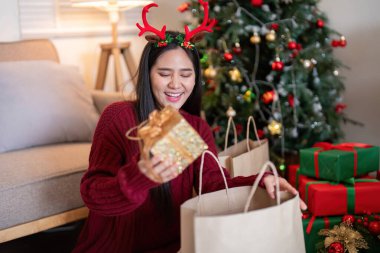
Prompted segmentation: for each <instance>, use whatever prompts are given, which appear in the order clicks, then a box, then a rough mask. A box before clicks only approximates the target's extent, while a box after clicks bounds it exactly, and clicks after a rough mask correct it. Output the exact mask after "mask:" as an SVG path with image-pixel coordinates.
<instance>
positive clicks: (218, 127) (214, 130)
mask: <svg viewBox="0 0 380 253" xmlns="http://www.w3.org/2000/svg"><path fill="white" fill-rule="evenodd" d="M220 128H221V127H220V126H219V125H217V126H214V127H213V128H212V131H213V132H214V133H219V132H220Z"/></svg>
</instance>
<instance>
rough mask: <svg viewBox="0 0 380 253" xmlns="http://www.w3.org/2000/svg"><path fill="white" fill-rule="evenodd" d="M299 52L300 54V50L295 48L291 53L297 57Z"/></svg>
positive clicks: (293, 56)
mask: <svg viewBox="0 0 380 253" xmlns="http://www.w3.org/2000/svg"><path fill="white" fill-rule="evenodd" d="M298 54H299V52H298V50H293V52H292V53H291V55H290V57H292V58H296V57H297V56H298Z"/></svg>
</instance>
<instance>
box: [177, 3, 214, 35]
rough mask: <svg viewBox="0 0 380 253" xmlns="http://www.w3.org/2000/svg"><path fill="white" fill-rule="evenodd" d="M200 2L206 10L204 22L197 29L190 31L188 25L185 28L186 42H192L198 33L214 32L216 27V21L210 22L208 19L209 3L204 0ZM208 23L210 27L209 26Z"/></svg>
mask: <svg viewBox="0 0 380 253" xmlns="http://www.w3.org/2000/svg"><path fill="white" fill-rule="evenodd" d="M198 2H199V3H200V4H201V5H202V6H203V10H204V13H205V15H204V17H203V22H202V24H201V25H200V26H199V27H197V28H196V29H194V30H192V31H190V30H189V27H188V26H187V25H186V26H185V39H184V41H188V42H189V41H190V40H191V38H192V37H193V36H194V35H195V34H197V33H200V32H204V31H206V32H212V30H211V28H212V27H213V26H214V25H215V21H216V20H215V19H212V20H209V19H208V2H203V0H198ZM207 23H208V25H207Z"/></svg>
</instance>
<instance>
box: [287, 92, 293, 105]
mask: <svg viewBox="0 0 380 253" xmlns="http://www.w3.org/2000/svg"><path fill="white" fill-rule="evenodd" d="M288 103H289V105H290V107H292V108H293V107H294V96H293V95H292V94H289V95H288Z"/></svg>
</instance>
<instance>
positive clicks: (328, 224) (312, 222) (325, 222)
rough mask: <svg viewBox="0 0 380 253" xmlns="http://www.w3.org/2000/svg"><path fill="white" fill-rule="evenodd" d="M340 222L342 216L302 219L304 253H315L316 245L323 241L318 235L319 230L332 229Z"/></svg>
mask: <svg viewBox="0 0 380 253" xmlns="http://www.w3.org/2000/svg"><path fill="white" fill-rule="evenodd" d="M341 222H342V216H329V217H315V216H314V217H309V218H306V219H302V225H303V233H304V238H305V246H306V253H315V252H316V245H317V243H319V242H321V241H323V240H324V237H323V236H320V235H318V232H319V230H321V229H325V228H328V229H330V228H332V227H334V225H338V224H340V223H341Z"/></svg>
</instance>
